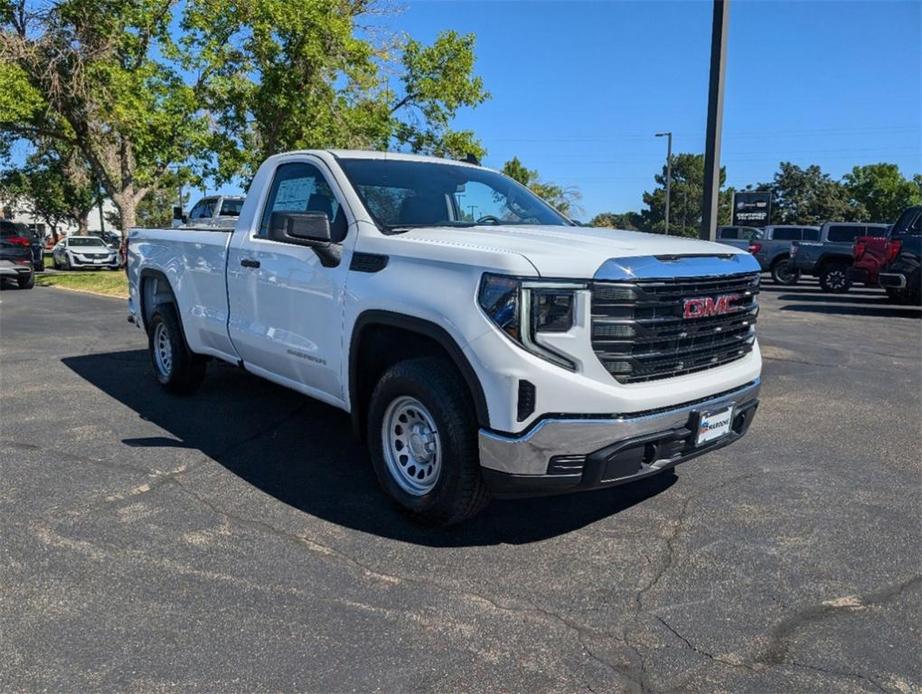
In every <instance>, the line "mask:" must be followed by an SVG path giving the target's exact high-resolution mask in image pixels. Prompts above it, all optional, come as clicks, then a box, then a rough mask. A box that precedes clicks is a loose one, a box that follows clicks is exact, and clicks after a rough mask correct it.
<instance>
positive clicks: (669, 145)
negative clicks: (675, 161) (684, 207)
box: [656, 132, 672, 235]
mask: <svg viewBox="0 0 922 694" xmlns="http://www.w3.org/2000/svg"><path fill="white" fill-rule="evenodd" d="M656 136H657V137H665V138H666V234H667V235H668V234H669V193H670V189H671V188H672V133H671V132H667V133H656Z"/></svg>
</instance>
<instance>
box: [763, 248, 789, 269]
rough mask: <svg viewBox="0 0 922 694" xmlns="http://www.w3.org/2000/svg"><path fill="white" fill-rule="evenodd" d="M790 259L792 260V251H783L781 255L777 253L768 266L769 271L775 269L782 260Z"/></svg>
mask: <svg viewBox="0 0 922 694" xmlns="http://www.w3.org/2000/svg"><path fill="white" fill-rule="evenodd" d="M790 258H791V252H790V251H781V252H780V253H777V254H776V255H775V256H774V257H773V258H772V261H771V262H770V263H769V264H768V268H769V270H771V269H772V268H773V267H775V265H777V264H778V263H780V262H781V261H782V260H790Z"/></svg>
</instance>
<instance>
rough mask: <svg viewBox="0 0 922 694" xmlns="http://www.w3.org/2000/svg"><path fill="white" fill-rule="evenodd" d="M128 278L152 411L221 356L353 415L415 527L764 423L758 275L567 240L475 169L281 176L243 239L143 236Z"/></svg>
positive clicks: (675, 454)
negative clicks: (164, 393)
mask: <svg viewBox="0 0 922 694" xmlns="http://www.w3.org/2000/svg"><path fill="white" fill-rule="evenodd" d="M128 277H129V292H130V298H129V304H128V309H129V313H130V315H129V318H130V320H131V321H132V322H134V323H135V324H136V325H138V326H139V327H141V328H143V329H144V330H145V331H146V332H147V335H148V341H149V349H150V354H151V359H152V363H153V365H154V370H155V373H156V376H157V379H158V380H159V381H160V383H161V384H162V385H163V386H164V387H165V388H167V389H169V390H171V391H174V392H188V391H190V390H192V389H193V388H194V387H195V386H196V385H197V384H198V383H199V382H200V381H201V379H202V378H203V376H204V374H205V363H206V359H207V358H209V357H213V358H217V359H221V360H223V361H227V362H230V363H232V364H236V365H239V366H241V367H243V368H245V369H246V370H248V371H250V372H251V373H253V374H256V375H258V376H261V377H264V378H266V379H269V380H271V381H274V382H276V383H280V384H282V385H284V386H287V387H289V388H293V389H295V390H297V391H299V392H301V393H304V394H305V395H309V396H311V397H313V398H316V399H318V400H321V401H323V402H326V403H329V404H331V405H333V406H335V407H338V408H341V409H343V410H345V411H347V412H349V413H351V416H352V420H353V424H354V427H355V430H356V432H358V433H359V434H360V435H363V436H364V437H365V438H366V440H367V442H368V445H369V447H370V450H371V460H372V464H373V465H374V468H375V472H376V473H377V476H378V479H379V480H380V482H381V485H382V487H383V488H384V490H385V491H386V492H387V493H388V494H389V495H390V496H391V497H392V498H393V499H394V500H396V501H397V503H398V504H400V505H401V506H402V507H404V508H405V509H407V510H409V511H410V512H411V513H413V514H414V515H415V516H417V517H418V518H421V519H423V520H425V521H427V522H432V523H437V524H448V523H453V522H457V521H459V520H462V519H464V518H466V517H468V516H470V515H472V514H474V513H475V512H477V511H478V510H479V509H480V508H481V507H482V506H483V505H484V503H486V501H487V500H488V499H489V498H490V496H491V495H509V496H521V495H529V494H547V493H557V492H569V491H578V490H586V489H596V488H599V487H606V486H612V485H617V484H622V483H625V482H630V481H633V480H637V479H640V478H642V477H646V476H649V475H653V474H657V473H659V472H661V471H663V470H666V469H668V468H671V467H673V466H675V465H677V464H678V463H681V462H684V461H686V460H689V459H691V458H694V457H696V456H699V455H701V454H703V453H707V452H709V451H712V450H714V449H716V448H719V447H721V446H724V445H727V444H729V443H731V442H733V441H736V440H737V439H739V438H740V437H741V436H743V434H745V432H746V430H747V429H748V428H749V425H750V423H751V422H752V420H753V416H754V414H755V411H756V406H757V404H758V400H757V395H758V392H759V386H760V371H761V365H762V362H761V357H760V355H759V349H758V344H757V342H756V336H755V327H754V326H755V322H756V316H757V314H758V306H757V305H756V294H757V293H758V291H759V265H758V262H757V261H756V260H755V259H754V258H753V257H752V256H751V255H750V254H748V253H746V252H745V251H743V250H741V249H737V248H733V247H730V246H727V245H723V244H716V243H709V242H703V241H697V240H691V239H683V238H677V237H671V236H662V235H652V234H642V233H637V232H628V231H616V230H612V229H590V228H585V227H578V226H575V225H574V224H573V223H572V222H570V221H569V220H568V219H566V218H565V217H563V216H561V215H560V214H559V213H558V212H557V211H556V210H554V209H553V208H552V207H551V206H549V205H548V204H546V203H545V202H544V201H542V200H541V199H539V198H538V197H536V196H535V195H534V194H533V193H532V192H530V191H529V190H528V189H526V188H525V187H523V186H521V185H519V184H518V183H516V182H515V181H513V180H511V179H509V178H507V177H505V176H503V175H502V174H500V173H498V172H496V171H491V170H489V169H485V168H482V167H479V166H474V165H470V164H464V163H460V162H455V161H446V160H442V159H435V158H429V157H419V156H412V155H402V154H391V153H387V154H383V153H376V152H350V151H304V152H291V153H287V154H280V155H276V156H273V157H270V158H269V159H268V160H267V161H266V162H265V163H264V164H263V165H262V166H261V167H260V169H259V171H258V172H257V174H256V176H255V178H254V179H253V182H252V185H251V186H250V190H249V193H248V195H247V197H246V202H245V203H244V205H243V208H242V210H241V213H240V218H239V220H238V222H237V225H236V227H235V228H234V229H233V230H228V231H227V232H226V233H216V232H215V231H214V230H210V231H204V230H203V231H196V230H193V229H184V230H173V229H136V230H132V231H131V232H130V234H129V238H128ZM536 522H540V520H536Z"/></svg>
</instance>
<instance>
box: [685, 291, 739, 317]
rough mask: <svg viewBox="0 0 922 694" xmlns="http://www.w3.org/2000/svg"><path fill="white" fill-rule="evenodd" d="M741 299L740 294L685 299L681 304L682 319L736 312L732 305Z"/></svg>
mask: <svg viewBox="0 0 922 694" xmlns="http://www.w3.org/2000/svg"><path fill="white" fill-rule="evenodd" d="M742 298H743V295H742V294H723V295H721V296H713V297H711V296H701V297H695V298H694V299H686V300H685V302H684V303H683V304H682V317H683V318H686V319H691V318H708V317H709V316H721V315H723V314H725V313H730V312H731V311H734V310H736V306H734V304H735V303H736V302H737V301H739V300H740V299H742Z"/></svg>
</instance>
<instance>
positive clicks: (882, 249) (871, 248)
mask: <svg viewBox="0 0 922 694" xmlns="http://www.w3.org/2000/svg"><path fill="white" fill-rule="evenodd" d="M899 254H900V241H899V239H891V238H890V237H889V235H888V236H859V237H858V238H857V239H855V245H854V247H853V249H852V257H853V258H854V261H853V263H852V266H851V267H850V268H849V269H848V278H849V280H851V281H852V282H857V283H861V284H864V285H866V286H868V287H876V286H878V283H877V282H878V280H877V275H878V273H879V272H880V271H881V270H882V269H883V268H884V267H886V266H887V265H888V264H889V263H890V262H892V261H893V259H894V258H896V256H898V255H899Z"/></svg>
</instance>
